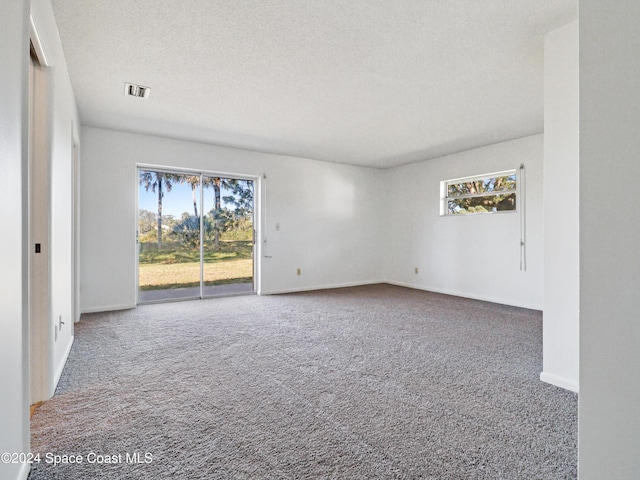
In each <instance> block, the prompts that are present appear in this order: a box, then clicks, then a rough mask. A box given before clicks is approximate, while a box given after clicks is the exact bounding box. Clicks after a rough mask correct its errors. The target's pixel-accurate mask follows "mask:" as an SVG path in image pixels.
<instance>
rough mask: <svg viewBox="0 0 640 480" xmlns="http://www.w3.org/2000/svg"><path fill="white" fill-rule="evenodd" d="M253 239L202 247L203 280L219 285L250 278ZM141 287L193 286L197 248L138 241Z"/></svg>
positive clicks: (197, 270)
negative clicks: (216, 247) (216, 246)
mask: <svg viewBox="0 0 640 480" xmlns="http://www.w3.org/2000/svg"><path fill="white" fill-rule="evenodd" d="M252 252H253V243H252V242H250V241H243V240H236V241H220V248H219V249H218V250H214V248H213V242H211V243H210V244H209V242H207V243H206V244H205V248H204V283H205V285H222V284H228V283H250V282H252V281H253V259H252ZM138 272H139V286H140V290H162V289H169V288H182V287H193V286H198V285H199V284H200V251H199V248H197V247H196V248H190V247H188V246H185V245H182V244H180V243H178V242H165V243H164V244H163V245H162V248H161V249H158V245H157V243H141V244H140V261H139V270H138Z"/></svg>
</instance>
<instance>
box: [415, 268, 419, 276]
mask: <svg viewBox="0 0 640 480" xmlns="http://www.w3.org/2000/svg"><path fill="white" fill-rule="evenodd" d="M415 273H416V275H417V274H418V267H416V270H415Z"/></svg>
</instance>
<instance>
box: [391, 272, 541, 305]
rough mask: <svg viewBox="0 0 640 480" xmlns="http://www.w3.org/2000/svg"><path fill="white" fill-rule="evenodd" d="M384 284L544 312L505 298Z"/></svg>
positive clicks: (407, 285) (399, 283)
mask: <svg viewBox="0 0 640 480" xmlns="http://www.w3.org/2000/svg"><path fill="white" fill-rule="evenodd" d="M384 283H388V284H389V285H396V286H398V287H406V288H413V289H414V290H424V291H425V292H433V293H442V294H443V295H452V296H454V297H462V298H470V299H472V300H481V301H483V302H491V303H499V304H500V305H509V306H512V307H519V308H527V309H529V310H539V311H542V307H541V306H540V305H534V304H531V303H522V302H511V301H506V300H505V299H503V298H496V297H487V296H484V295H469V294H467V293H464V292H455V291H452V290H446V289H442V288H432V287H425V286H423V285H414V284H411V283H406V282H394V281H390V280H387V281H386V282H384Z"/></svg>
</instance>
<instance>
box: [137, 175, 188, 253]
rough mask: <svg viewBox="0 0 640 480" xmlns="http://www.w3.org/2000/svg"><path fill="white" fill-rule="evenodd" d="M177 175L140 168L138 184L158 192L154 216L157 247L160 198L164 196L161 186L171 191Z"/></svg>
mask: <svg viewBox="0 0 640 480" xmlns="http://www.w3.org/2000/svg"><path fill="white" fill-rule="evenodd" d="M178 177H179V175H174V174H171V173H164V172H153V171H150V170H140V185H142V186H144V189H145V191H147V192H148V191H149V189H151V191H152V192H154V193H155V192H156V191H157V192H158V215H157V216H156V222H157V228H158V249H160V248H161V247H162V199H163V198H164V191H163V188H164V189H166V190H167V192H170V191H171V187H173V183H172V182H175V181H177V180H178Z"/></svg>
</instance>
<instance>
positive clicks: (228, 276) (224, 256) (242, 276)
mask: <svg viewBox="0 0 640 480" xmlns="http://www.w3.org/2000/svg"><path fill="white" fill-rule="evenodd" d="M202 185H203V207H204V208H205V209H208V211H207V212H206V216H205V225H206V226H205V235H204V236H203V237H204V247H203V276H204V279H203V280H204V284H203V296H210V295H220V294H225V293H242V292H253V291H254V286H253V249H254V244H253V182H252V181H251V180H241V179H235V178H224V177H212V176H203V178H202Z"/></svg>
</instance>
